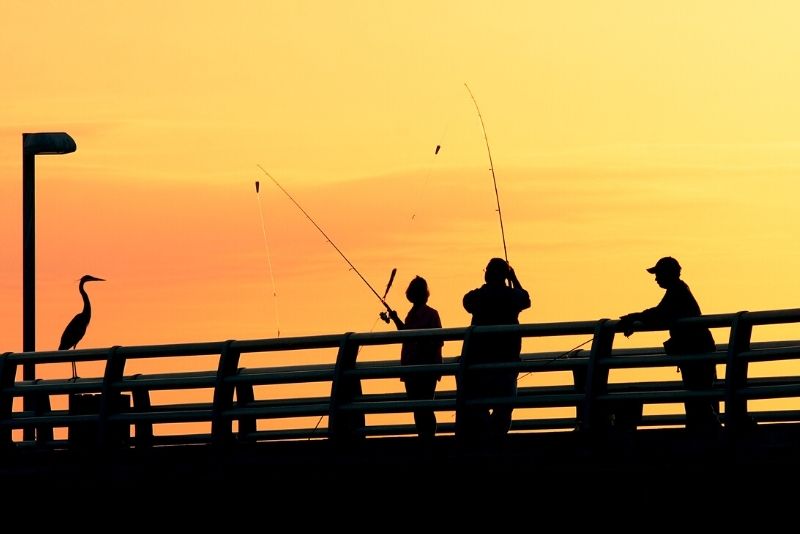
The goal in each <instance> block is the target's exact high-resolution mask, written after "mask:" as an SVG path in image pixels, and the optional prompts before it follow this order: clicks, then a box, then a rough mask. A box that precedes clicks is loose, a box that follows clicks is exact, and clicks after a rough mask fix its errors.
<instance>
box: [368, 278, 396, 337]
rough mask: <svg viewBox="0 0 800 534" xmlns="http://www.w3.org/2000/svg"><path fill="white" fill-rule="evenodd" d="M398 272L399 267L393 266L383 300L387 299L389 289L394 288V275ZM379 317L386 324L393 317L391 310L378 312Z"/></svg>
mask: <svg viewBox="0 0 800 534" xmlns="http://www.w3.org/2000/svg"><path fill="white" fill-rule="evenodd" d="M396 274H397V267H395V268H393V269H392V274H390V275H389V283H388V284H386V291H384V292H383V297H381V300H383V301H384V302H385V301H386V295H388V294H389V290H390V289H391V288H392V283H394V276H395V275H396ZM378 317H380V318H381V319H382V320H383V322H384V323H386V324H389V321H390V320H391V318H390V317H389V312H380V313H379V314H378ZM372 328H375V326H374V325H373V326H372Z"/></svg>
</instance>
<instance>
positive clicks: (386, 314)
mask: <svg viewBox="0 0 800 534" xmlns="http://www.w3.org/2000/svg"><path fill="white" fill-rule="evenodd" d="M378 317H380V318H381V320H383V322H384V323H386V324H389V322H390V321H391V318H390V317H389V312H385V311H382V312H380V313H379V314H378Z"/></svg>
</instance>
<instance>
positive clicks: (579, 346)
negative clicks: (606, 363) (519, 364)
mask: <svg viewBox="0 0 800 534" xmlns="http://www.w3.org/2000/svg"><path fill="white" fill-rule="evenodd" d="M593 339H594V336H593V337H590V338H589V339H587V340H586V341H584V342H583V343H581V344H580V345H575V346H574V347H572V348H571V349H569V350H568V351H567V352H564V353H562V354H559V355H558V356H555V357H554V358H551V359H549V360H547V361H546V362H545V363H544V365H542V367H545V366H547V365H550V364H551V363H553V362H554V361H556V360H560V359H561V358H563V357H565V356H569V355H570V354H572V353H574V352H580V348H581V347H582V346H584V345H586V344H587V343H589V342H590V341H592V340H593ZM540 370H541V368H539V369H535V370H533V371H529V372H527V373H525V374H524V375H522V376H520V377H519V378H517V382H519V381H520V380H522V379H523V378H525V377H526V376H528V375H530V374H533V373H535V372H537V371H540Z"/></svg>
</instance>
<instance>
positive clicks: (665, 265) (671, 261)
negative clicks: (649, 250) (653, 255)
mask: <svg viewBox="0 0 800 534" xmlns="http://www.w3.org/2000/svg"><path fill="white" fill-rule="evenodd" d="M670 271H672V272H676V273H679V272H681V264H680V263H678V260H676V259H675V258H673V257H672V256H666V257H664V258H661V259H660V260H658V261H657V262H656V264H655V265H653V266H652V267H650V268H649V269H647V272H648V273H652V274H655V273H663V272H670Z"/></svg>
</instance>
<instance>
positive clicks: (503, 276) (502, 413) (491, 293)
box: [456, 258, 531, 443]
mask: <svg viewBox="0 0 800 534" xmlns="http://www.w3.org/2000/svg"><path fill="white" fill-rule="evenodd" d="M483 278H484V281H485V282H486V283H485V284H483V285H482V286H481V287H479V288H477V289H473V290H471V291H469V292H468V293H467V294H466V295H464V299H463V304H464V309H465V310H467V311H468V312H469V313H471V314H472V322H471V324H472V325H473V326H486V325H504V324H519V313H520V312H521V311H522V310H524V309H527V308H530V306H531V298H530V295H529V294H528V292H527V291H526V290H525V289H524V288H523V287H522V284H521V283H520V282H519V279H517V275H516V273H515V272H514V269H512V268H511V266H510V265H509V264H508V263H507V262H506V260H504V259H502V258H492V259H491V260H489V263H488V264H487V265H486V268H485V269H484V277H483ZM521 348H522V339H521V337H520V336H519V335H518V334H481V335H473V336H472V337H471V339H470V341H469V345H468V347H467V351H466V352H465V354H464V358H465V362H464V363H465V365H466V367H467V372H466V373H465V377H464V384H460V385H459V387H462V386H463V387H464V388H465V391H466V397H467V398H468V399H480V398H487V397H515V396H516V394H517V374H518V373H517V371H510V372H509V371H504V372H503V371H500V372H498V371H480V372H478V371H470V369H469V366H470V365H472V364H476V363H499V362H519V361H520V358H519V354H520V350H521ZM512 411H513V408H512V407H511V406H508V405H505V406H504V405H497V406H482V407H470V408H469V409H466V410H464V412H463V413H462V414H457V415H456V436H457V437H459V439H463V440H465V441H467V442H473V443H475V442H479V441H483V440H496V439H499V438H502V437H504V436H505V435H506V434H507V433H508V431H509V429H510V428H511V414H512Z"/></svg>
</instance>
